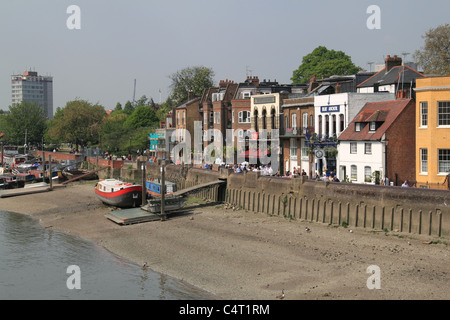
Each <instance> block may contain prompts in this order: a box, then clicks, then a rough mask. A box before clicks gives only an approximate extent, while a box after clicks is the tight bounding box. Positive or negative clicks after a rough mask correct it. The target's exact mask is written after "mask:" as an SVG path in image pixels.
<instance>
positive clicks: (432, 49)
mask: <svg viewBox="0 0 450 320" xmlns="http://www.w3.org/2000/svg"><path fill="white" fill-rule="evenodd" d="M423 38H424V39H425V45H424V46H423V47H422V48H421V49H420V50H417V51H416V52H415V53H414V57H415V59H416V62H417V63H418V64H419V65H420V66H422V67H423V71H424V72H425V73H433V74H438V75H450V24H445V25H440V26H438V27H437V28H434V29H433V28H432V29H430V30H429V31H428V32H427V33H426V34H425V35H424V36H423Z"/></svg>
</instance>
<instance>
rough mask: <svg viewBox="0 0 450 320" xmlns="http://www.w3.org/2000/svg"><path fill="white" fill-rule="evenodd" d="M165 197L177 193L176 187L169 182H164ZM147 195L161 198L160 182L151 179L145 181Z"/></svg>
mask: <svg viewBox="0 0 450 320" xmlns="http://www.w3.org/2000/svg"><path fill="white" fill-rule="evenodd" d="M164 185H165V187H166V195H171V194H172V193H174V192H175V191H177V185H176V184H175V183H173V182H170V181H165V183H164ZM146 189H147V194H148V195H149V196H150V197H161V180H160V179H151V180H147V181H146Z"/></svg>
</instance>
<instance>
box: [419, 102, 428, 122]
mask: <svg viewBox="0 0 450 320" xmlns="http://www.w3.org/2000/svg"><path fill="white" fill-rule="evenodd" d="M420 126H421V127H426V126H428V102H421V103H420Z"/></svg>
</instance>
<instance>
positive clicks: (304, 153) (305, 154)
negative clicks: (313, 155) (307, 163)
mask: <svg viewBox="0 0 450 320" xmlns="http://www.w3.org/2000/svg"><path fill="white" fill-rule="evenodd" d="M303 159H308V147H307V146H306V145H305V140H302V160H303Z"/></svg>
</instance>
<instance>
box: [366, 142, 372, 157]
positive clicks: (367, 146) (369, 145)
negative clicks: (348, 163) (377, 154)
mask: <svg viewBox="0 0 450 320" xmlns="http://www.w3.org/2000/svg"><path fill="white" fill-rule="evenodd" d="M364 154H372V144H371V143H364Z"/></svg>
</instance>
